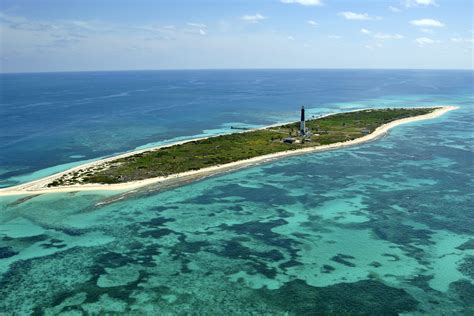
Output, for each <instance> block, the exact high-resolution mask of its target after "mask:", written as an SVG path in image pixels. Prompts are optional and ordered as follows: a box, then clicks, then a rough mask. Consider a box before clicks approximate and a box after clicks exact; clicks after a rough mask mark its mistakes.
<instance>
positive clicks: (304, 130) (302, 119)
mask: <svg viewBox="0 0 474 316" xmlns="http://www.w3.org/2000/svg"><path fill="white" fill-rule="evenodd" d="M300 134H301V136H304V135H305V134H306V128H305V124H304V106H302V107H301V122H300Z"/></svg>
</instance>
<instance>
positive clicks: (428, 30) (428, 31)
mask: <svg viewBox="0 0 474 316" xmlns="http://www.w3.org/2000/svg"><path fill="white" fill-rule="evenodd" d="M420 31H422V32H423V33H429V34H432V33H434V31H433V30H432V29H420Z"/></svg>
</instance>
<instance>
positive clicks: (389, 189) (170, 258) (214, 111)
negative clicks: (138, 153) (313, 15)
mask: <svg viewBox="0 0 474 316" xmlns="http://www.w3.org/2000/svg"><path fill="white" fill-rule="evenodd" d="M473 91H474V72H473V71H467V70H466V71H435V70H423V71H421V70H212V71H211V70H199V71H128V72H81V73H37V74H0V187H6V186H11V185H15V184H19V183H24V182H27V181H29V180H32V179H37V178H40V177H42V176H45V175H48V174H52V173H55V172H58V171H61V170H65V169H67V168H69V167H70V166H73V165H77V164H80V163H83V162H84V161H88V160H91V159H98V158H100V157H104V156H108V155H113V154H116V153H120V152H125V151H130V150H133V149H136V148H144V147H151V146H154V145H157V144H160V143H166V142H173V141H176V140H181V139H187V138H194V137H196V136H202V135H213V134H219V133H229V132H232V130H231V129H230V126H244V127H257V126H264V125H269V124H274V123H278V122H287V121H291V120H297V119H298V114H299V112H298V110H299V108H300V106H301V105H304V106H305V107H306V108H307V109H308V112H309V115H310V116H311V115H319V114H326V113H331V112H341V111H346V110H354V109H358V108H365V107H379V108H382V107H406V106H431V105H456V106H459V107H460V109H459V110H456V111H452V112H449V113H448V114H446V115H444V116H442V117H440V118H437V119H434V120H429V121H422V122H415V123H410V124H407V125H402V126H398V127H396V128H395V129H393V130H392V131H390V133H389V134H388V135H387V136H385V137H384V138H382V139H380V140H377V141H374V142H371V143H367V144H363V145H360V146H357V147H352V148H347V149H342V150H336V151H330V152H324V153H313V154H307V155H304V156H299V157H293V158H288V159H282V160H278V161H274V162H271V163H266V164H261V165H258V166H254V167H250V168H246V169H242V170H238V171H235V172H232V173H226V174H222V175H218V176H214V177H210V178H207V179H204V180H201V181H197V182H194V183H190V184H187V185H184V186H181V187H176V188H167V189H163V188H159V187H150V188H144V189H143V190H139V191H137V192H133V193H126V192H122V193H117V192H85V193H67V194H44V195H40V196H34V197H33V198H25V197H2V198H0V314H1V313H2V312H3V313H6V314H7V315H10V314H11V315H14V314H31V313H38V314H46V315H56V314H60V313H65V314H71V315H73V314H74V315H77V314H80V313H83V314H105V313H119V314H120V313H123V314H136V315H142V314H149V315H156V314H197V315H205V314H206V315H209V314H218V315H224V314H225V315H241V314H266V315H268V314H272V315H285V313H287V314H290V315H309V314H311V315H355V314H357V313H359V314H361V315H397V314H400V313H405V314H408V315H438V314H443V313H444V314H446V315H454V314H459V315H464V314H465V315H472V314H473V313H474V207H473V205H474V201H473V196H474V180H473V179H474V93H473Z"/></svg>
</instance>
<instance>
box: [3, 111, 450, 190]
mask: <svg viewBox="0 0 474 316" xmlns="http://www.w3.org/2000/svg"><path fill="white" fill-rule="evenodd" d="M453 109H455V107H452V106H442V107H427V108H396V109H365V110H359V111H352V112H345V113H337V114H332V115H328V116H324V117H320V118H316V119H310V120H307V121H306V122H305V123H306V128H307V130H308V133H307V134H306V135H301V134H300V131H299V123H298V122H295V123H289V124H283V125H278V126H269V127H264V128H260V129H255V130H249V131H244V132H238V133H232V134H226V135H218V136H213V137H206V138H202V139H198V140H189V141H185V142H180V143H175V144H171V145H166V146H160V147H156V148H151V149H147V150H140V151H135V152H131V153H126V154H122V155H119V156H115V157H110V158H106V159H102V160H99V161H95V162H92V163H88V164H85V165H82V166H78V167H75V168H72V169H70V170H67V171H64V172H61V173H59V174H56V175H52V176H49V177H46V178H43V179H39V180H36V181H32V182H29V183H26V184H22V185H18V186H15V187H10V188H4V189H0V195H16V194H38V193H47V192H71V191H84V190H127V189H133V188H137V187H141V186H144V185H148V184H152V183H160V182H163V183H166V182H170V181H172V182H176V181H177V180H178V181H179V180H180V179H182V181H189V180H190V179H191V180H192V179H195V178H199V177H203V176H207V175H210V174H215V173H218V172H222V171H226V170H231V169H235V168H240V167H243V166H246V165H250V164H255V163H258V162H261V161H266V160H269V159H275V158H280V157H285V156H290V155H295V154H301V153H306V152H312V151H321V150H329V149H336V148H340V147H345V146H350V145H355V144H359V143H362V142H366V141H369V140H372V139H375V138H377V137H379V136H381V135H383V134H384V133H385V132H386V131H388V130H389V129H390V128H392V127H394V126H396V125H399V124H403V123H407V122H411V121H416V120H422V119H429V118H434V117H437V116H440V115H442V114H444V113H445V112H447V111H450V110H453Z"/></svg>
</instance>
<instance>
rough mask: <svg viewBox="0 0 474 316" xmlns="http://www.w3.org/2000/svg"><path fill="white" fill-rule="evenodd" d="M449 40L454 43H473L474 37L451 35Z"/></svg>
mask: <svg viewBox="0 0 474 316" xmlns="http://www.w3.org/2000/svg"><path fill="white" fill-rule="evenodd" d="M451 42H454V43H474V38H464V37H453V38H451Z"/></svg>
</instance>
